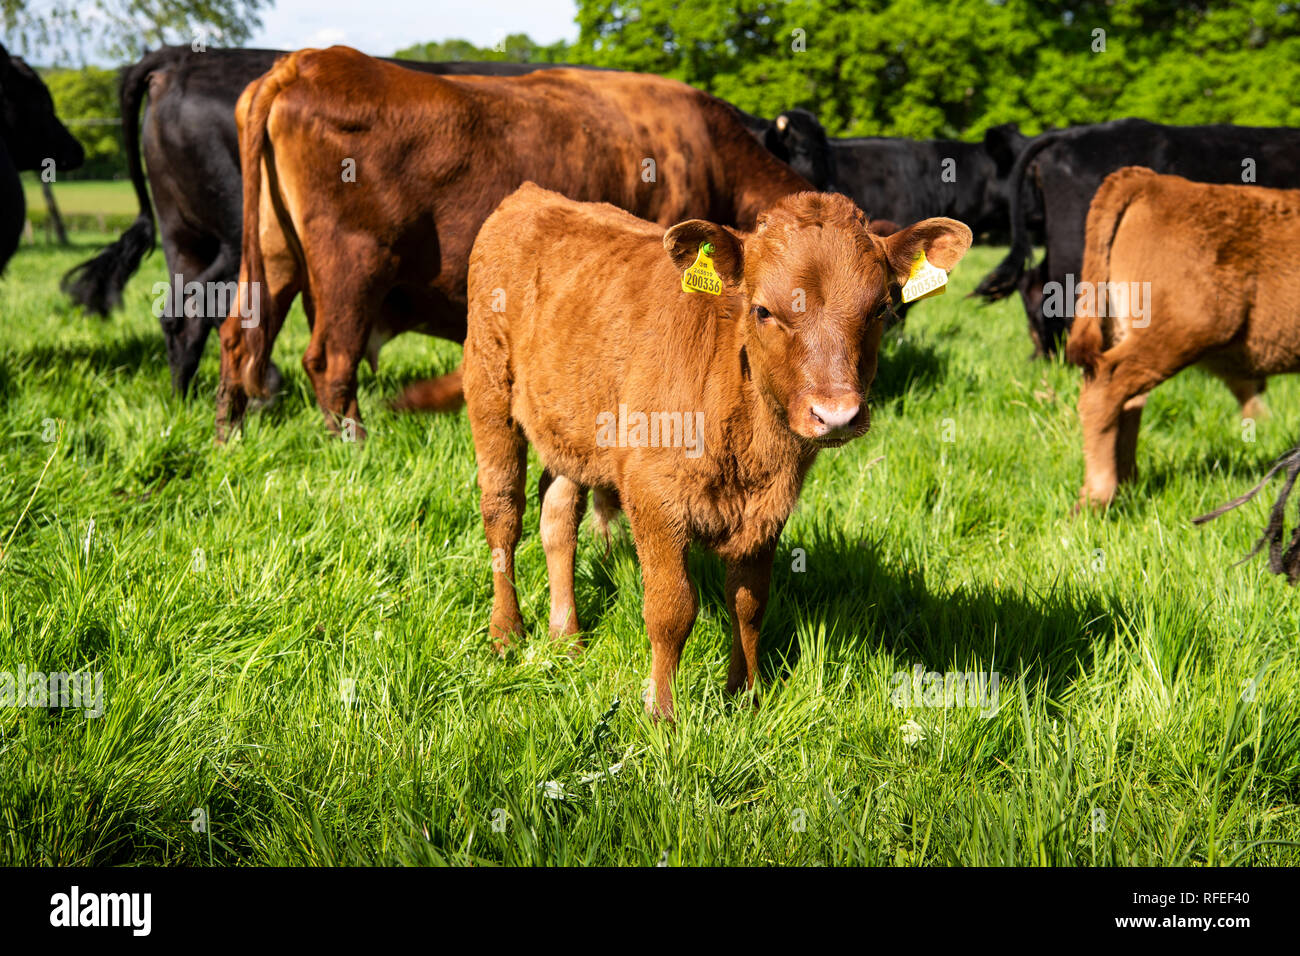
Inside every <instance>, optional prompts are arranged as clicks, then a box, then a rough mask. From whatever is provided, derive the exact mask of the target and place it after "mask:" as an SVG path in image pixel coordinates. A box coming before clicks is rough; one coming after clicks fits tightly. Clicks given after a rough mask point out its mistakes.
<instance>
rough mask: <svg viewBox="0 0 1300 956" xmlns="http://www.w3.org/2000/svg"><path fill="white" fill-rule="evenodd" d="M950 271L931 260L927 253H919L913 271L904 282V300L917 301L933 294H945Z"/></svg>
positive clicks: (913, 264)
mask: <svg viewBox="0 0 1300 956" xmlns="http://www.w3.org/2000/svg"><path fill="white" fill-rule="evenodd" d="M947 285H948V273H946V272H944V271H943V270H942V269H940V268H939V267H938V266H936V265H934V264H933V263H931V262H930V260H929V259H927V258H926V257H925V253H924V252H922V253H919V254H918V255H917V257H916V261H915V262H914V263H912V272H911V274H910V275H909V276H908V277H907V281H906V282H905V283H903V290H902V292H903V301H904V302H916V301H917V300H918V299H926V298H929V297H930V296H932V295H943V294H944V293H945V292H946V291H948V290H947Z"/></svg>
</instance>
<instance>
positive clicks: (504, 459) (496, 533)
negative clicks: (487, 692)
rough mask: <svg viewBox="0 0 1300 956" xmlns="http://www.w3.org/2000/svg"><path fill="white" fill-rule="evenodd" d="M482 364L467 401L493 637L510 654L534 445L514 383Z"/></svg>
mask: <svg viewBox="0 0 1300 956" xmlns="http://www.w3.org/2000/svg"><path fill="white" fill-rule="evenodd" d="M470 337H471V341H470V342H468V343H467V344H466V353H467V355H468V353H469V352H470V351H471V350H472V348H473V344H472V340H473V329H472V328H471V332H470ZM496 357H497V358H500V356H496ZM481 364H484V365H486V366H487V368H485V369H483V370H482V371H481V372H480V369H479V367H478V365H476V364H474V363H469V362H467V366H466V375H465V397H466V405H467V406H468V408H469V424H470V430H471V431H472V432H473V435H474V454H475V456H476V457H477V459H478V486H479V492H480V498H479V507H480V510H481V511H482V513H483V531H484V533H485V534H486V536H487V543H488V551H489V554H490V555H491V560H492V618H491V621H490V623H489V625H488V633H489V634H490V635H491V637H492V640H493V642H494V643H495V645H496V649H497V650H498V651H499V652H501V653H505V649H506V647H507V646H508V645H509V644H510V643H511V641H512V640H513V639H514V637H515V636H516V635H517V636H519V637H522V636H523V634H524V622H523V615H522V614H520V612H519V598H518V596H517V595H516V594H515V548H516V547H517V546H518V545H519V535H520V532H521V530H522V526H523V515H524V504H525V502H524V479H525V477H526V475H527V468H528V441H527V439H526V438H525V437H524V433H523V430H522V429H521V428H520V427H519V425H518V423H517V422H515V421H514V419H513V418H512V417H511V414H510V385H509V383H508V382H507V381H505V380H504V379H503V378H502V377H500V376H498V375H496V374H494V372H495V370H496V369H497V368H498V365H497V364H496V363H495V362H494V361H493V360H492V359H491V358H489V359H487V360H484V361H483V362H482V363H481ZM476 373H479V374H476ZM548 558H549V554H548Z"/></svg>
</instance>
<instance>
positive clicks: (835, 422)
mask: <svg viewBox="0 0 1300 956" xmlns="http://www.w3.org/2000/svg"><path fill="white" fill-rule="evenodd" d="M970 241H971V233H970V230H969V229H967V228H966V227H965V226H964V225H962V224H961V223H959V222H955V221H953V220H951V219H927V220H925V221H924V222H921V223H918V224H916V225H914V226H912V227H910V228H908V229H904V230H902V231H900V232H898V233H896V234H894V235H892V236H889V237H880V236H874V235H872V234H871V233H870V232H868V230H867V226H866V219H865V217H864V215H863V213H862V212H861V211H860V210H859V209H858V208H857V207H856V206H855V205H854V204H853V202H852V200H850V199H848V198H846V197H844V196H841V195H832V194H823V193H809V192H804V193H799V194H797V195H794V196H790V197H787V198H785V199H782V200H780V201H779V202H777V203H775V204H774V205H773V206H771V208H769V209H768V210H767V211H766V212H765V213H763V215H761V216H759V217H758V221H757V227H756V229H755V230H754V232H752V233H750V234H744V233H740V232H736V231H733V230H731V229H727V228H724V227H723V226H720V225H716V224H714V223H711V222H704V221H701V220H698V219H697V220H691V221H688V222H683V223H680V224H678V225H676V226H673V228H671V229H669V230H668V232H667V233H665V232H664V231H663V230H662V229H661V228H659V227H658V226H656V225H654V224H653V223H648V222H644V221H642V220H640V219H637V218H635V217H633V216H630V215H628V214H627V213H625V212H623V211H621V210H618V209H615V208H614V207H613V206H609V205H604V204H600V205H596V204H584V203H575V202H572V201H571V200H568V199H565V198H563V197H562V196H559V195H557V194H556V193H553V192H549V191H547V190H545V189H541V188H539V187H537V186H534V185H532V184H527V185H525V186H523V187H522V188H521V189H519V190H518V191H517V192H515V193H514V194H513V195H512V196H510V197H509V198H508V199H506V200H505V201H504V202H503V203H501V205H500V206H499V207H498V209H497V211H496V212H495V213H493V214H492V216H491V217H489V219H488V221H487V222H486V223H485V224H484V225H483V228H482V230H481V231H480V232H479V237H478V241H477V242H476V243H475V244H474V250H473V253H472V255H471V257H470V271H469V299H470V309H469V334H468V338H467V339H466V342H465V362H464V370H465V400H466V403H467V405H468V408H469V416H470V425H471V427H472V429H473V432H474V448H475V451H476V452H477V454H478V481H479V487H480V489H481V490H482V510H483V523H484V527H485V530H486V532H487V541H488V546H489V548H490V549H491V551H492V558H493V562H492V563H493V586H494V600H493V607H492V618H491V625H490V633H491V635H492V637H493V638H495V639H496V640H497V642H498V645H499V646H501V645H504V644H506V643H508V642H509V641H510V639H511V637H512V635H516V634H522V633H523V621H522V618H521V617H520V613H519V604H518V602H517V600H516V597H515V589H514V583H513V582H514V551H515V546H516V545H517V543H518V541H519V535H520V530H521V516H522V514H523V510H524V474H525V465H526V460H527V448H528V444H529V443H531V444H532V445H533V447H534V448H535V449H536V450H537V453H538V455H539V456H540V458H541V460H542V462H543V464H544V466H545V471H544V474H543V476H542V482H541V493H542V521H541V524H542V545H543V548H544V549H545V552H546V563H547V573H548V577H549V578H550V585H551V617H550V624H551V632H552V635H553V636H556V637H572V636H573V635H576V634H577V633H578V631H579V625H578V620H577V615H576V610H575V605H574V595H573V562H574V549H575V546H576V541H577V531H578V524H579V522H580V520H581V517H582V514H583V510H584V507H585V503H586V492H587V489H589V488H591V489H595V490H596V493H597V507H598V509H599V508H600V507H601V503H602V501H603V502H607V503H611V504H612V503H615V502H617V503H619V504H621V506H622V508H623V509H624V510H625V511H626V513H627V516H628V520H629V522H630V524H631V529H632V536H633V538H634V540H635V542H636V549H637V556H638V558H639V559H640V563H641V572H642V579H643V583H644V586H645V622H646V628H647V630H648V632H649V637H650V644H651V647H652V649H653V664H652V668H651V677H652V680H653V683H654V697H653V701H650V700H648V701H647V709H652V710H653V711H654V712H655V713H657V714H658V715H660V716H668V717H671V715H672V710H673V703H672V689H671V681H672V678H673V675H674V673H675V672H676V669H677V662H678V659H679V658H680V655H681V651H682V647H683V645H684V644H685V642H686V638H687V636H688V635H689V634H690V631H691V627H692V625H693V623H694V621H695V614H696V599H695V591H694V588H693V587H692V585H691V582H690V580H689V578H688V577H687V571H686V557H687V551H688V549H689V547H690V545H691V543H692V542H699V543H701V544H703V545H704V546H706V547H708V548H710V549H711V550H713V551H714V552H716V553H717V554H719V555H720V556H721V557H722V559H723V561H724V562H725V563H726V566H727V574H726V590H727V605H728V608H729V610H730V612H731V616H732V649H731V667H730V672H729V676H728V678H727V686H728V688H729V689H730V690H732V691H735V690H739V689H740V688H742V687H753V686H754V684H755V681H756V680H757V678H758V635H759V625H760V622H761V621H762V617H763V608H764V605H765V603H766V601H767V593H768V582H769V579H770V576H771V571H772V559H773V556H774V554H775V551H776V542H777V538H778V536H779V535H780V533H781V529H782V527H783V526H784V525H785V522H786V519H787V518H788V517H789V516H790V512H791V510H792V509H793V508H794V505H795V501H796V499H797V498H798V495H799V489H800V486H801V485H802V483H803V479H804V475H805V473H806V472H807V470H808V467H809V466H810V465H811V464H812V462H813V459H815V458H816V457H817V452H818V450H820V449H821V448H825V447H833V446H837V445H841V444H843V443H844V442H846V441H848V440H849V439H851V438H854V437H857V436H858V435H861V434H862V433H864V432H865V431H866V430H867V425H868V421H869V416H868V412H867V407H866V398H867V389H868V388H869V387H870V385H871V382H872V379H873V378H874V377H875V373H876V354H877V349H878V346H879V343H880V334H881V329H882V313H883V312H884V311H885V310H886V308H887V307H888V304H889V301H890V298H891V295H892V293H894V292H896V291H897V290H898V287H899V284H900V282H901V281H903V280H906V279H907V277H908V274H909V270H910V269H911V268H912V265H913V263H914V262H915V261H917V258H918V256H919V254H920V253H922V252H924V253H925V254H926V255H927V256H928V257H929V260H930V261H931V262H932V263H933V264H934V265H935V266H938V267H940V268H943V269H951V268H952V267H953V266H954V265H955V264H956V263H957V261H958V260H959V259H960V258H961V257H962V255H963V254H964V253H965V251H966V249H967V248H968V246H969V245H970ZM706 244H711V245H712V262H713V266H714V268H715V270H716V276H715V277H714V279H713V281H714V282H715V283H716V285H715V288H717V289H719V290H720V294H709V293H707V292H685V291H683V288H682V284H683V270H687V269H688V268H690V267H692V265H693V263H695V261H696V257H697V255H699V254H700V252H701V250H702V249H704V251H705V252H707V248H705V245H706ZM665 250H667V254H665Z"/></svg>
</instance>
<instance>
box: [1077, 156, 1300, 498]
mask: <svg viewBox="0 0 1300 956" xmlns="http://www.w3.org/2000/svg"><path fill="white" fill-rule="evenodd" d="M1296 252H1300V190H1294V189H1292V190H1282V189H1265V188H1264V187H1262V186H1220V185H1211V184H1207V183H1194V182H1190V181H1189V180H1186V179H1183V178H1181V177H1179V176H1162V175H1158V174H1156V173H1154V172H1152V171H1151V170H1150V169H1146V168H1143V167H1128V168H1125V169H1121V170H1119V171H1117V172H1114V173H1112V174H1111V175H1109V176H1107V177H1106V179H1105V181H1104V182H1103V183H1102V185H1101V188H1100V189H1098V190H1097V195H1096V196H1095V197H1094V198H1093V200H1092V206H1091V208H1090V209H1089V210H1088V221H1087V243H1086V246H1085V249H1084V257H1083V276H1082V279H1081V280H1080V284H1079V290H1080V291H1079V299H1078V307H1077V313H1078V318H1077V320H1076V321H1075V323H1074V328H1073V330H1072V331H1071V333H1070V339H1069V342H1068V344H1067V345H1066V351H1065V354H1066V358H1068V359H1069V360H1070V361H1071V362H1073V363H1075V364H1076V365H1080V366H1082V367H1083V375H1084V377H1083V385H1082V388H1081V389H1080V392H1079V420H1080V423H1081V425H1082V426H1083V443H1084V463H1085V472H1086V476H1085V479H1084V484H1083V489H1082V491H1081V492H1080V498H1081V502H1080V503H1081V504H1092V505H1103V504H1106V503H1107V502H1109V501H1110V500H1111V498H1112V497H1113V496H1114V494H1115V490H1116V487H1117V485H1118V484H1119V483H1120V482H1124V481H1128V480H1130V479H1131V478H1132V477H1133V475H1134V472H1135V470H1136V469H1135V459H1136V452H1137V436H1138V426H1139V424H1140V423H1141V420H1142V407H1143V406H1144V405H1145V404H1146V400H1147V396H1148V394H1149V393H1150V392H1151V390H1152V389H1153V388H1155V387H1156V386H1157V385H1159V384H1160V383H1161V382H1163V381H1164V380H1165V379H1167V378H1170V377H1171V376H1173V375H1175V374H1176V373H1178V372H1179V371H1181V370H1182V369H1184V368H1186V367H1187V366H1189V365H1196V364H1199V365H1201V366H1202V367H1204V368H1205V369H1206V370H1207V371H1209V372H1211V373H1213V374H1214V375H1217V376H1218V377H1219V378H1222V379H1223V380H1224V381H1225V382H1226V383H1227V385H1228V388H1229V389H1231V391H1232V393H1233V395H1235V396H1236V398H1237V400H1238V401H1239V402H1240V403H1241V410H1242V415H1243V416H1244V417H1248V418H1249V417H1255V416H1256V415H1258V413H1259V406H1258V398H1257V396H1258V395H1259V393H1260V392H1262V391H1263V390H1264V385H1265V381H1266V379H1267V378H1268V376H1270V375H1280V374H1282V373H1284V372H1296V371H1300V266H1298V265H1297V264H1296V257H1295V255H1294V253H1296Z"/></svg>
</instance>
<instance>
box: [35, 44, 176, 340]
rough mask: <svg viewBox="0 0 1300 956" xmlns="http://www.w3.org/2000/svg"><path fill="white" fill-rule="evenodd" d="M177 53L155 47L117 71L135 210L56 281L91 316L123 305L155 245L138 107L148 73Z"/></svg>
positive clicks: (147, 87) (123, 134) (123, 131)
mask: <svg viewBox="0 0 1300 956" xmlns="http://www.w3.org/2000/svg"><path fill="white" fill-rule="evenodd" d="M180 55H181V51H180V50H179V49H177V48H163V49H161V50H155V51H154V52H153V53H149V54H146V55H145V57H144V58H143V59H142V60H140V62H139V63H136V64H134V65H133V66H128V67H124V68H123V70H122V75H121V87H120V89H119V92H118V101H119V103H120V105H121V112H122V144H123V146H124V147H125V148H126V165H127V169H128V170H129V171H130V173H131V185H132V186H134V187H135V197H136V199H137V201H138V202H139V203H140V214H139V215H138V216H136V218H135V222H133V223H131V226H130V228H128V229H127V230H126V232H124V233H122V235H121V236H119V237H118V239H117V241H116V242H114V243H112V244H111V245H108V246H105V247H104V248H103V249H101V250H100V251H99V254H98V255H96V256H95V257H94V258H93V259H87V260H86V261H85V262H83V263H81V264H80V265H76V266H73V267H72V268H71V269H69V270H68V272H67V273H65V274H64V276H63V279H62V280H61V281H60V282H59V288H61V289H62V290H63V291H64V292H65V293H67V294H68V295H69V296H70V297H71V298H72V301H73V302H76V303H77V304H78V305H81V306H84V307H85V309H86V311H88V312H91V313H93V314H95V315H100V316H107V315H108V313H109V312H111V311H112V310H113V309H114V308H116V307H117V306H119V305H121V304H122V290H123V289H124V288H125V287H126V280H127V279H129V278H131V276H132V275H134V274H135V271H136V269H138V268H140V260H141V259H143V258H144V256H145V253H147V252H149V251H150V250H152V249H153V246H154V218H153V206H152V205H151V204H150V202H149V188H148V186H147V185H146V184H145V179H144V163H143V161H142V159H141V156H140V106H141V104H142V103H143V102H144V98H145V96H146V95H147V93H148V89H149V75H150V74H151V73H153V71H154V70H156V69H158V68H159V67H160V66H163V65H165V64H167V63H169V62H172V61H174V60H175V59H177V58H179V56H180Z"/></svg>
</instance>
